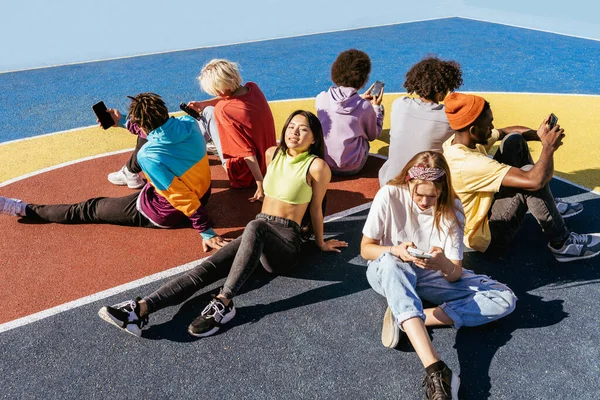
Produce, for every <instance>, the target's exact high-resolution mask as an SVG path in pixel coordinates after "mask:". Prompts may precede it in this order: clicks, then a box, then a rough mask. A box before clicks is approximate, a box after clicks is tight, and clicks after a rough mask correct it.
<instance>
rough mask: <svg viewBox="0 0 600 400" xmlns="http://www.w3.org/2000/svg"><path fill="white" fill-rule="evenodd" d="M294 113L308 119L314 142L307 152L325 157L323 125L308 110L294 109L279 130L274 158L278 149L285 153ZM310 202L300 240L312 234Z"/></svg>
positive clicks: (322, 205) (301, 227)
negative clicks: (289, 127)
mask: <svg viewBox="0 0 600 400" xmlns="http://www.w3.org/2000/svg"><path fill="white" fill-rule="evenodd" d="M296 115H302V116H304V117H305V118H306V120H307V121H308V126H309V127H310V130H311V131H312V133H313V138H314V140H315V142H314V143H313V144H311V145H310V148H309V149H308V152H309V153H310V154H314V155H316V156H317V157H319V158H321V159H324V158H325V140H324V139H323V127H322V126H321V121H319V118H317V116H316V115H315V114H313V113H311V112H310V111H304V110H296V111H294V112H293V113H291V114H290V116H289V117H288V119H287V120H286V121H285V124H283V129H282V131H281V137H280V138H279V146H277V149H276V150H275V153H273V158H275V155H276V154H277V153H278V152H280V151H281V152H284V153H287V150H288V147H287V144H286V143H285V132H286V130H287V128H288V125H289V124H290V122H292V119H293V118H294V117H295V116H296ZM326 199H327V195H325V197H324V198H323V203H322V204H321V209H322V210H323V215H325V205H326V202H327V201H326ZM311 203H312V200H311ZM311 203H308V207H307V208H306V212H305V213H304V216H303V217H302V222H301V223H300V236H301V237H302V240H308V239H310V237H311V236H312V234H313V227H312V219H311V215H310V205H311Z"/></svg>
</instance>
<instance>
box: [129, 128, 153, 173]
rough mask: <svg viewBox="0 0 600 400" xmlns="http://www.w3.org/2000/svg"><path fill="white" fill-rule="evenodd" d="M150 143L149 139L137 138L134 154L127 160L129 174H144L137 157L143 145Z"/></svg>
mask: <svg viewBox="0 0 600 400" xmlns="http://www.w3.org/2000/svg"><path fill="white" fill-rule="evenodd" d="M146 143H148V140H147V139H142V138H141V137H139V136H138V137H137V143H136V144H135V149H133V153H131V157H129V160H127V164H125V166H126V167H127V169H128V170H129V172H133V173H134V174H139V173H140V172H142V167H140V164H138V161H137V155H138V152H139V151H140V149H141V148H142V146H143V145H145V144H146Z"/></svg>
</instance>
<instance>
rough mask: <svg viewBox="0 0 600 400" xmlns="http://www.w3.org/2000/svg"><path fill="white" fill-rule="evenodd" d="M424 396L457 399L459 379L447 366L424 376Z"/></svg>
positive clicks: (438, 399) (437, 399) (443, 399)
mask: <svg viewBox="0 0 600 400" xmlns="http://www.w3.org/2000/svg"><path fill="white" fill-rule="evenodd" d="M423 386H425V397H426V398H427V399H429V400H452V399H458V387H459V386H460V379H458V376H456V375H455V374H454V373H453V372H452V371H451V370H450V368H448V367H444V369H443V370H441V371H439V372H434V373H432V374H429V375H427V376H425V379H424V380H423Z"/></svg>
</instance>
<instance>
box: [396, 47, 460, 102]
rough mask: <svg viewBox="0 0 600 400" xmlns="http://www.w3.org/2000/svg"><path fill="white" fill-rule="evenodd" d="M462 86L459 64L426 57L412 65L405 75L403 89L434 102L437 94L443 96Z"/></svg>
mask: <svg viewBox="0 0 600 400" xmlns="http://www.w3.org/2000/svg"><path fill="white" fill-rule="evenodd" d="M462 84H463V80H462V71H461V69H460V64H459V63H457V62H456V61H443V60H440V59H439V58H437V57H426V58H424V59H423V60H421V61H419V62H418V63H416V64H415V65H413V66H412V67H411V68H410V69H409V70H408V72H407V73H406V80H405V81H404V87H405V88H406V91H407V92H408V93H416V94H417V95H419V96H421V97H423V98H424V99H427V100H436V98H435V96H436V95H437V94H438V93H441V94H443V95H444V96H445V95H446V94H448V92H451V91H454V90H456V89H458V88H459V87H460V86H461V85H462Z"/></svg>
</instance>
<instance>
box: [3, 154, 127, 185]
mask: <svg viewBox="0 0 600 400" xmlns="http://www.w3.org/2000/svg"><path fill="white" fill-rule="evenodd" d="M132 150H133V147H132V148H130V149H124V150H117V151H111V152H109V153H103V154H98V155H95V156H90V157H85V158H80V159H78V160H73V161H67V162H64V163H62V164H57V165H53V166H51V167H47V168H42V169H39V170H37V171H34V172H30V173H28V174H25V175H21V176H17V177H16V178H12V179H9V180H7V181H4V182H1V183H0V188H1V187H3V186H7V185H10V184H11V183H15V182H18V181H21V180H23V179H27V178H31V177H32V176H36V175H39V174H43V173H44V172H48V171H53V170H55V169H59V168H63V167H67V166H69V165H73V164H78V163H80V162H84V161H89V160H93V159H96V158H101V157H108V156H112V155H115V154H121V153H126V152H128V151H132Z"/></svg>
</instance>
